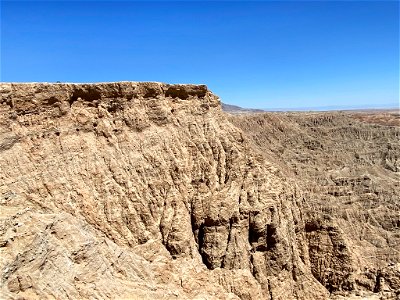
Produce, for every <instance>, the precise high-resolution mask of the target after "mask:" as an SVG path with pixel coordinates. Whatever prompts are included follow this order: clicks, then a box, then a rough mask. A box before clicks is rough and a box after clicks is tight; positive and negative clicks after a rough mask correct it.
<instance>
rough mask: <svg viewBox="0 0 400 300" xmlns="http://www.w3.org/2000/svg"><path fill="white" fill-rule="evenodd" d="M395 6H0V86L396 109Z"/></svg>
mask: <svg viewBox="0 0 400 300" xmlns="http://www.w3.org/2000/svg"><path fill="white" fill-rule="evenodd" d="M398 22H399V2H397V1H387V2H386V1H363V2H356V1H312V2H306V1H274V2H272V1H269V2H268V1H257V2H240V1H234V2H229V1H214V2H196V1H179V2H169V1H159V2H146V1H139V2H133V1H123V2H120V1H88V2H81V1H68V2H62V1H48V2H38V1H1V68H0V70H1V81H6V82H9V81H19V82H21V81H22V82H25V81H46V82H55V81H62V82H99V81H101V82H103V81H120V80H131V81H161V82H168V83H205V84H207V85H208V86H209V88H210V89H211V90H212V91H213V92H215V93H216V94H217V95H219V96H220V97H221V99H222V101H224V102H226V103H231V104H235V105H240V106H244V107H256V108H277V107H279V108H299V107H322V106H323V107H326V106H330V107H332V106H334V107H349V106H353V107H373V106H382V107H384V106H388V105H392V106H393V105H395V104H396V103H398V98H399V23H398Z"/></svg>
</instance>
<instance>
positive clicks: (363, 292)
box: [229, 110, 400, 299]
mask: <svg viewBox="0 0 400 300" xmlns="http://www.w3.org/2000/svg"><path fill="white" fill-rule="evenodd" d="M399 116H400V115H399V111H398V110H385V111H384V110H377V111H371V110H370V111H361V112H356V111H348V112H303V113H298V112H297V113H293V112H290V113H263V114H253V115H239V116H233V115H232V116H230V117H229V119H230V121H231V122H232V123H233V124H235V125H236V126H237V127H238V128H241V129H242V130H243V133H244V134H245V136H246V137H247V138H248V139H249V140H250V141H251V142H252V144H253V146H254V149H259V151H260V153H262V154H263V155H264V156H265V158H266V159H268V160H269V161H272V162H274V164H275V165H276V166H278V167H279V168H280V170H283V171H285V175H286V176H287V177H290V178H292V179H293V180H295V181H296V182H297V184H298V185H299V187H300V188H301V190H302V191H303V196H304V200H303V201H301V203H300V210H301V212H302V213H303V221H304V222H305V234H306V241H307V245H308V256H309V258H310V266H311V271H312V274H313V275H314V276H315V278H317V279H318V281H319V282H320V283H321V284H323V285H324V286H325V287H326V288H327V289H328V290H329V291H330V292H331V294H332V295H331V296H335V297H342V296H343V297H345V298H348V299H353V298H351V297H353V296H354V297H356V296H357V297H359V298H364V299H365V298H367V299H397V298H399V297H400V264H399V262H400V173H399V171H400V143H399V140H400V119H399ZM357 297H356V298H355V299H357ZM368 297H370V298H368Z"/></svg>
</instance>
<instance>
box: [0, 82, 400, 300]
mask: <svg viewBox="0 0 400 300" xmlns="http://www.w3.org/2000/svg"><path fill="white" fill-rule="evenodd" d="M0 97H1V98H0V170H1V172H0V205H1V207H0V209H1V210H0V272H1V279H0V280H1V281H0V282H1V285H0V298H1V299H330V298H331V299H398V298H399V297H400V264H399V262H400V200H399V196H400V186H399V185H400V184H399V180H400V177H399V174H400V173H399V171H400V161H399V158H400V145H399V137H400V126H399V125H400V124H399V112H398V111H387V112H380V111H378V112H371V111H368V112H319V113H313V112H309V113H262V112H258V111H257V112H252V113H246V114H229V113H226V112H224V111H223V110H222V107H221V102H220V100H219V98H218V97H217V96H216V95H214V94H212V92H211V91H209V90H208V89H207V87H206V86H204V85H169V84H162V83H136V82H119V83H99V84H66V83H65V84H64V83H59V84H47V83H28V84H11V83H0ZM231 109H233V108H232V107H231Z"/></svg>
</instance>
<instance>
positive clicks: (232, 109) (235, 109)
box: [222, 103, 399, 114]
mask: <svg viewBox="0 0 400 300" xmlns="http://www.w3.org/2000/svg"><path fill="white" fill-rule="evenodd" d="M222 109H223V110H224V111H225V112H228V113H233V114H242V113H260V112H266V111H334V110H357V111H364V110H388V109H389V110H398V109H399V104H396V103H391V104H381V105H348V106H339V105H330V106H316V107H293V108H288V107H286V108H265V109H255V108H243V107H240V106H237V105H231V104H227V103H222Z"/></svg>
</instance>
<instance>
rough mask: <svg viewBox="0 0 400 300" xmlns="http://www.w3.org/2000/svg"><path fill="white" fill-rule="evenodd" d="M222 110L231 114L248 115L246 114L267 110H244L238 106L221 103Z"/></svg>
mask: <svg viewBox="0 0 400 300" xmlns="http://www.w3.org/2000/svg"><path fill="white" fill-rule="evenodd" d="M221 104H222V110H223V111H225V112H227V113H231V114H246V113H260V112H264V111H265V110H262V109H254V108H243V107H240V106H236V105H231V104H226V103H223V102H221Z"/></svg>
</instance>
